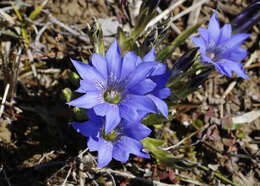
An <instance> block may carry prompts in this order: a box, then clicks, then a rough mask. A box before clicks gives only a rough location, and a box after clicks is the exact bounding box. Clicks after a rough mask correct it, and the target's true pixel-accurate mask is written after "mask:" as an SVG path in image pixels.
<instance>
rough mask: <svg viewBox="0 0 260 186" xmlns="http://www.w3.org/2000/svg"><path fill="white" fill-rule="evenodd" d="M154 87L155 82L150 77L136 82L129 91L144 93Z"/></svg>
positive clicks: (138, 93)
mask: <svg viewBox="0 0 260 186" xmlns="http://www.w3.org/2000/svg"><path fill="white" fill-rule="evenodd" d="M155 87H156V83H154V82H153V81H152V80H151V79H144V80H143V81H141V82H139V83H138V84H136V85H135V86H134V87H133V88H131V89H130V90H129V91H130V92H131V93H133V94H137V95H144V94H147V93H149V92H151V91H152V90H153V89H154V88H155Z"/></svg>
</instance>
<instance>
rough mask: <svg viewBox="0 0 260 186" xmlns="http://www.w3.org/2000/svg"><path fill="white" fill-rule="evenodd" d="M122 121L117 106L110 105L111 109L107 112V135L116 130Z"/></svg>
mask: <svg viewBox="0 0 260 186" xmlns="http://www.w3.org/2000/svg"><path fill="white" fill-rule="evenodd" d="M120 120H121V117H120V113H119V107H118V105H116V104H109V107H108V109H107V112H106V124H105V133H106V134H108V133H109V132H111V131H112V130H114V129H115V128H116V126H117V125H118V124H119V122H120Z"/></svg>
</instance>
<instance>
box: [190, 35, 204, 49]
mask: <svg viewBox="0 0 260 186" xmlns="http://www.w3.org/2000/svg"><path fill="white" fill-rule="evenodd" d="M191 40H192V42H193V43H194V44H195V46H197V47H200V48H201V50H204V51H206V47H207V46H206V45H205V43H204V41H203V39H201V38H198V37H192V38H191Z"/></svg>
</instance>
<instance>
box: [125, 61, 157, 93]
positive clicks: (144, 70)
mask: <svg viewBox="0 0 260 186" xmlns="http://www.w3.org/2000/svg"><path fill="white" fill-rule="evenodd" d="M157 64H158V63H157V62H146V63H141V64H140V65H138V66H137V68H136V70H135V71H133V72H131V73H130V74H128V76H127V80H128V85H127V87H128V88H129V89H131V88H132V87H134V86H135V85H136V84H138V83H139V82H141V81H143V80H144V79H145V78H147V77H148V76H149V75H150V74H151V73H152V72H153V70H154V68H155V66H156V65H157Z"/></svg>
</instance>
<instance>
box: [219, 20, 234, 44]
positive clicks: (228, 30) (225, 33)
mask: <svg viewBox="0 0 260 186" xmlns="http://www.w3.org/2000/svg"><path fill="white" fill-rule="evenodd" d="M231 35H232V27H231V24H225V25H224V26H223V27H222V28H221V30H220V39H219V44H221V43H222V42H225V41H227V39H229V38H230V37H231Z"/></svg>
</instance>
